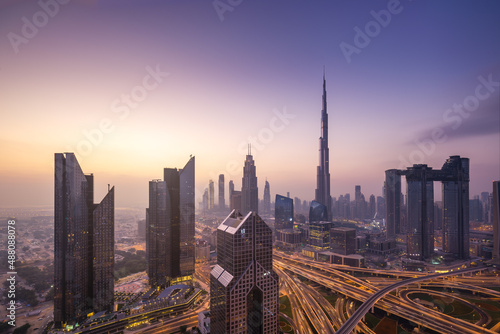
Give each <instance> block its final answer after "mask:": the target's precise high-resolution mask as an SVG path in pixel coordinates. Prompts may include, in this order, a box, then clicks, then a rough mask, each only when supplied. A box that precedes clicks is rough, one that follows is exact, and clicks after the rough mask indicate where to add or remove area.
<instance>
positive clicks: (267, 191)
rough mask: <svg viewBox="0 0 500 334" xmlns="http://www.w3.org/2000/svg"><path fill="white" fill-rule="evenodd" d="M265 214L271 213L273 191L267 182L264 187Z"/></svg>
mask: <svg viewBox="0 0 500 334" xmlns="http://www.w3.org/2000/svg"><path fill="white" fill-rule="evenodd" d="M264 213H266V214H269V213H271V189H270V186H269V182H267V180H266V185H265V186H264Z"/></svg>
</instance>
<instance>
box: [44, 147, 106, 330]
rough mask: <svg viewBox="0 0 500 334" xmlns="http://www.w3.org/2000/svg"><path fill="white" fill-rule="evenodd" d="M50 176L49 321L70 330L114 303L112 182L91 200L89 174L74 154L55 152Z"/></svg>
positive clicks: (90, 178) (92, 178) (91, 183)
mask: <svg viewBox="0 0 500 334" xmlns="http://www.w3.org/2000/svg"><path fill="white" fill-rule="evenodd" d="M54 181H55V182H54V186H55V187H54V195H55V196H54V322H55V326H56V327H57V328H61V327H63V326H67V328H68V329H71V328H73V325H74V324H76V323H78V322H80V321H81V320H83V319H85V318H86V316H87V314H88V313H91V312H100V311H111V310H112V308H113V289H114V275H113V274H114V273H113V269H114V187H113V188H111V189H109V186H108V193H107V195H106V196H105V197H104V199H103V200H102V201H101V203H99V204H94V177H93V175H92V174H90V175H85V174H84V173H83V171H82V169H81V167H80V165H79V164H78V161H77V160H76V157H75V155H74V154H73V153H64V154H63V153H56V154H55V173H54Z"/></svg>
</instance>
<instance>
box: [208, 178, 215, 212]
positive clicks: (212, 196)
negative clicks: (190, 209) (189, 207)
mask: <svg viewBox="0 0 500 334" xmlns="http://www.w3.org/2000/svg"><path fill="white" fill-rule="evenodd" d="M214 192H215V190H214V181H213V180H210V181H208V210H213V209H214V208H215V193H214Z"/></svg>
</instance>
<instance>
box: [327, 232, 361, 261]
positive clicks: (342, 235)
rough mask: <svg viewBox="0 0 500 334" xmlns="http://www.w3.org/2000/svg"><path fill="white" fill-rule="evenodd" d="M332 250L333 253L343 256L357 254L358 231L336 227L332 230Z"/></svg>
mask: <svg viewBox="0 0 500 334" xmlns="http://www.w3.org/2000/svg"><path fill="white" fill-rule="evenodd" d="M330 248H331V249H332V252H334V253H337V254H342V255H349V254H354V253H356V229H355V228H348V227H334V228H332V229H331V230H330Z"/></svg>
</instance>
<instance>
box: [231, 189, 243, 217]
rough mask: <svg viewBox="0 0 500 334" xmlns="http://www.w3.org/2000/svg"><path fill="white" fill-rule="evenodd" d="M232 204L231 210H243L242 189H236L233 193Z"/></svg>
mask: <svg viewBox="0 0 500 334" xmlns="http://www.w3.org/2000/svg"><path fill="white" fill-rule="evenodd" d="M230 204H231V205H230V206H231V208H230V209H231V211H233V210H238V212H240V210H241V191H239V190H234V191H233V194H232V195H231V198H230Z"/></svg>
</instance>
